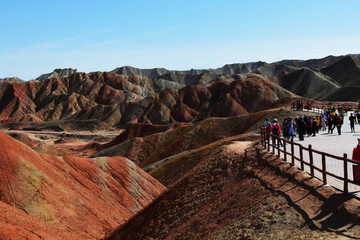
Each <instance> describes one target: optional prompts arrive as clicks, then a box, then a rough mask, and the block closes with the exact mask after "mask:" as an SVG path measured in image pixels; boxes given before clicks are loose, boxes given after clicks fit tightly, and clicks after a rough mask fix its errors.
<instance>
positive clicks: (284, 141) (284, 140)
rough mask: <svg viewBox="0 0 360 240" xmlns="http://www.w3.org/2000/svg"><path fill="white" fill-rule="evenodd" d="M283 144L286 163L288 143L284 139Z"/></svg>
mask: <svg viewBox="0 0 360 240" xmlns="http://www.w3.org/2000/svg"><path fill="white" fill-rule="evenodd" d="M283 143H284V160H285V162H286V141H285V139H284V141H283Z"/></svg>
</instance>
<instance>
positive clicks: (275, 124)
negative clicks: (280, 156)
mask: <svg viewBox="0 0 360 240" xmlns="http://www.w3.org/2000/svg"><path fill="white" fill-rule="evenodd" d="M271 133H272V134H274V137H273V139H274V141H273V142H274V144H275V141H276V139H278V138H279V137H280V134H281V127H280V124H279V123H278V120H277V119H276V118H274V121H273V124H272V127H271ZM277 144H278V145H279V144H280V145H281V146H282V143H281V141H280V140H279V141H278V143H277Z"/></svg>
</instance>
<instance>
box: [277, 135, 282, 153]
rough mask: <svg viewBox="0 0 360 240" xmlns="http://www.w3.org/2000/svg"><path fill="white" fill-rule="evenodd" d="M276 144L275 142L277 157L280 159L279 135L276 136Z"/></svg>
mask: <svg viewBox="0 0 360 240" xmlns="http://www.w3.org/2000/svg"><path fill="white" fill-rule="evenodd" d="M276 142H277V150H278V154H277V156H278V157H280V146H281V145H280V137H279V135H277V136H276Z"/></svg>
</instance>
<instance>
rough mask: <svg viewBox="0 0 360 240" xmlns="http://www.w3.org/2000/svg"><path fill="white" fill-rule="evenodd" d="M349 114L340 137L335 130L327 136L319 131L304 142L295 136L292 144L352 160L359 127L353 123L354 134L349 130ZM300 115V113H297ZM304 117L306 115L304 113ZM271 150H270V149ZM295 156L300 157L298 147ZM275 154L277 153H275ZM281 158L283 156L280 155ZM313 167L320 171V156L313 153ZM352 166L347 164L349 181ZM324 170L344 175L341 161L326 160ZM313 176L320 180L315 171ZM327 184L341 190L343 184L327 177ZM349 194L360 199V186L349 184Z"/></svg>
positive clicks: (358, 135) (324, 132)
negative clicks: (345, 156)
mask: <svg viewBox="0 0 360 240" xmlns="http://www.w3.org/2000/svg"><path fill="white" fill-rule="evenodd" d="M350 113H351V112H348V114H347V116H344V124H343V126H342V128H341V135H338V132H337V129H336V128H335V129H334V132H333V134H328V131H327V130H326V131H319V133H318V134H316V136H315V137H313V136H310V137H307V136H305V137H304V141H299V137H298V136H296V137H295V138H294V142H296V143H299V144H301V145H302V146H304V147H309V144H311V146H312V148H313V149H315V150H319V151H322V152H327V153H330V154H332V155H335V156H339V157H343V156H344V153H346V154H347V158H349V159H351V158H352V151H353V149H354V147H356V145H357V138H360V125H359V124H357V123H355V132H351V130H350V121H349V116H350ZM299 114H300V113H299ZM305 115H306V113H305ZM270 150H271V149H270ZM294 150H295V155H296V156H300V153H299V147H295V149H294ZM287 152H290V150H289V147H287ZM275 153H277V152H275ZM281 157H283V154H281ZM287 158H288V159H287V160H288V161H290V159H289V157H287ZM304 159H306V160H307V161H308V159H309V156H308V152H307V151H306V152H305V151H304ZM313 159H314V165H315V166H318V167H319V168H320V169H321V168H322V162H321V155H320V154H317V153H314V154H313ZM295 165H296V166H298V167H300V163H299V162H296V163H295ZM352 166H353V164H351V163H349V164H348V176H349V179H353V170H352ZM326 168H327V171H328V172H331V173H334V174H336V175H338V176H343V175H344V163H343V161H341V160H337V159H333V158H328V157H327V158H326ZM305 171H307V172H310V168H309V167H305ZM315 176H316V177H318V178H320V179H322V174H321V173H320V172H318V171H316V170H315ZM327 180H328V184H330V185H332V186H334V187H336V188H338V189H340V190H343V182H342V181H340V180H338V179H336V178H333V177H330V176H328V177H327ZM349 192H350V193H352V194H355V195H356V196H358V197H360V186H359V185H355V184H349Z"/></svg>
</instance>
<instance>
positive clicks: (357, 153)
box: [352, 138, 360, 162]
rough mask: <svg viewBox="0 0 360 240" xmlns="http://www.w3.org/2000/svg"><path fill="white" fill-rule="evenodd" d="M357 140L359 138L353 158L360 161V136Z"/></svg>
mask: <svg viewBox="0 0 360 240" xmlns="http://www.w3.org/2000/svg"><path fill="white" fill-rule="evenodd" d="M357 140H358V144H357V146H356V147H355V148H354V150H353V154H352V160H355V161H359V162H360V138H358V139H357Z"/></svg>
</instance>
